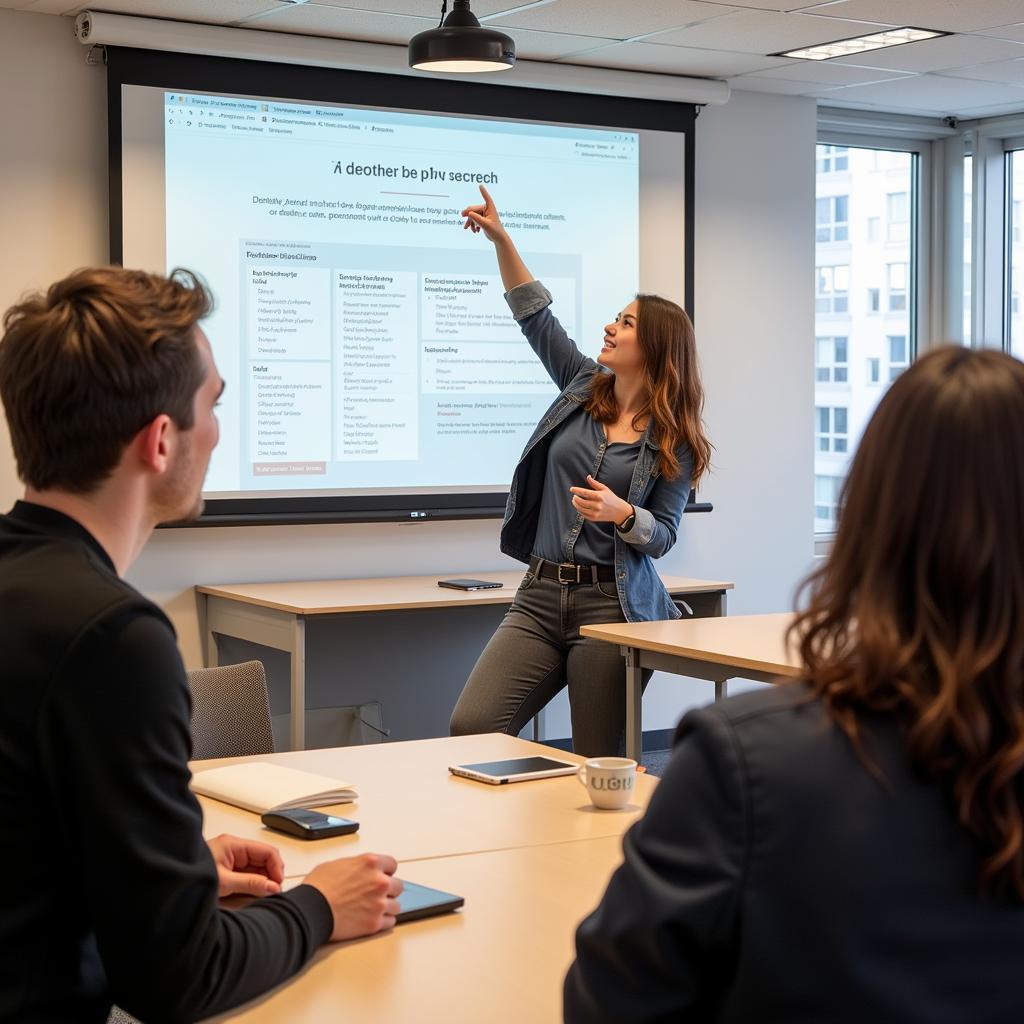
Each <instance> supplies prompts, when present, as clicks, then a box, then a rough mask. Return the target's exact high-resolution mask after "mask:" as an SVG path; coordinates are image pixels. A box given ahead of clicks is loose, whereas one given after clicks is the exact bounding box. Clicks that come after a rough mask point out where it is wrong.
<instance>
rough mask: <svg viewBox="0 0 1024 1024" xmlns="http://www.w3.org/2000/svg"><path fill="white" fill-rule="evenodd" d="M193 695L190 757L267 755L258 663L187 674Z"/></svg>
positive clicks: (270, 745)
mask: <svg viewBox="0 0 1024 1024" xmlns="http://www.w3.org/2000/svg"><path fill="white" fill-rule="evenodd" d="M188 685H189V687H190V689H191V690H192V757H193V758H195V759H196V760H200V759H203V758H209V757H243V756H246V755H250V754H272V753H273V752H274V734H273V732H272V731H271V728H270V700H269V699H268V697H267V676H266V673H265V672H264V670H263V663H262V662H260V661H243V662H242V663H241V664H239V665H224V666H222V667H221V668H200V669H196V670H195V671H193V672H189V673H188Z"/></svg>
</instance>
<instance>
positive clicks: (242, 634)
mask: <svg viewBox="0 0 1024 1024" xmlns="http://www.w3.org/2000/svg"><path fill="white" fill-rule="evenodd" d="M456 575H459V576H477V575H479V576H480V577H481V578H483V579H487V580H495V581H500V582H501V583H502V584H503V587H502V588H501V589H500V590H478V591H471V592H465V591H460V590H448V589H442V588H441V587H438V585H437V581H438V579H443V578H444V577H438V576H401V577H390V578H382V579H354V580H309V581H306V582H294V583H238V584H224V585H202V586H198V587H196V599H197V602H198V611H199V626H200V635H201V636H202V637H203V647H204V658H205V663H206V665H207V666H208V667H211V666H214V665H216V664H217V644H216V636H215V634H218V633H219V634H222V635H224V636H229V637H235V638H237V639H239V640H247V641H250V642H251V643H257V644H264V645H265V646H267V647H273V648H276V649H277V650H281V651H286V652H287V653H288V654H289V655H290V656H291V694H290V704H291V746H292V749H293V750H302V749H303V748H304V747H305V706H306V621H307V619H309V618H310V617H313V616H332V615H344V614H346V613H352V612H377V611H403V610H405V611H407V610H412V609H416V608H458V607H465V606H475V605H502V604H505V605H507V604H511V603H512V599H513V597H515V592H516V588H517V587H518V586H519V583H520V581H521V580H522V578H523V572H522V571H521V570H518V569H516V570H512V571H511V572H509V571H503V572H483V573H479V574H477V573H458V574H456ZM662 581H663V582H664V584H665V586H666V588H667V589H668V591H669V593H670V594H672V595H673V596H676V597H681V598H683V599H685V600H687V601H691V599H693V600H692V601H691V603H695V605H696V602H697V600H698V599H699V600H700V602H702V604H701V607H700V611H702V612H703V613H704V614H711V615H724V614H725V606H726V592H727V591H729V590H731V589H732V587H733V584H732V583H724V582H718V581H713V580H695V579H689V578H687V577H681V576H665V577H663V578H662ZM695 610H696V608H695Z"/></svg>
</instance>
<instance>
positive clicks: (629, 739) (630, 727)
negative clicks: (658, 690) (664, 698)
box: [622, 647, 644, 764]
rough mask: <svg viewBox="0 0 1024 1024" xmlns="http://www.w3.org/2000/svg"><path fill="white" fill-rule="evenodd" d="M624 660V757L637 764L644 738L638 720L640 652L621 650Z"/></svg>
mask: <svg viewBox="0 0 1024 1024" xmlns="http://www.w3.org/2000/svg"><path fill="white" fill-rule="evenodd" d="M622 654H623V657H624V658H625V659H626V757H630V758H632V759H633V760H634V761H636V762H637V763H638V764H639V762H640V756H641V755H642V754H643V752H644V749H643V748H644V737H643V729H642V725H641V718H640V714H641V711H640V704H641V700H642V698H643V687H642V686H641V676H642V673H641V671H640V652H639V651H638V650H636V649H635V648H633V647H623V648H622Z"/></svg>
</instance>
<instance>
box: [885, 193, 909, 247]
mask: <svg viewBox="0 0 1024 1024" xmlns="http://www.w3.org/2000/svg"><path fill="white" fill-rule="evenodd" d="M909 200H910V197H909V196H908V194H907V193H906V192H890V193H889V194H888V195H887V196H886V197H885V227H886V240H887V241H889V242H905V241H906V240H907V239H908V238H909V237H910V201H909Z"/></svg>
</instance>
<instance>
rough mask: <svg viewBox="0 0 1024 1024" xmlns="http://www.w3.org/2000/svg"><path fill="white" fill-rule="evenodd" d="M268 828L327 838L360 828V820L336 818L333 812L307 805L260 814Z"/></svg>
mask: <svg viewBox="0 0 1024 1024" xmlns="http://www.w3.org/2000/svg"><path fill="white" fill-rule="evenodd" d="M260 821H262V822H263V824H264V825H266V826H267V828H272V829H276V830H277V831H278V832H286V833H287V834H288V835H290V836H298V837H299V838H300V839H326V838H327V837H328V836H347V835H349V834H350V833H352V832H356V831H358V829H359V822H358V821H350V820H349V819H348V818H336V817H335V816H334V815H333V814H321V813H320V812H319V811H310V810H307V809H306V808H305V807H297V808H293V809H292V810H289V811H267V812H266V814H263V815H261V816H260Z"/></svg>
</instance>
